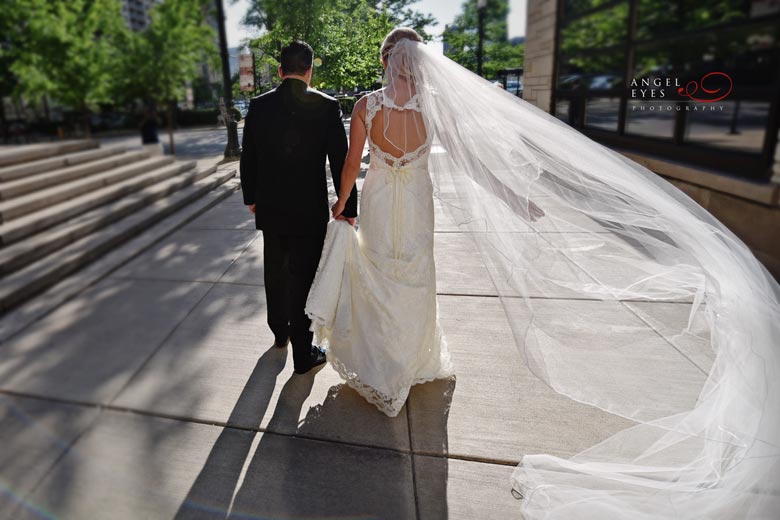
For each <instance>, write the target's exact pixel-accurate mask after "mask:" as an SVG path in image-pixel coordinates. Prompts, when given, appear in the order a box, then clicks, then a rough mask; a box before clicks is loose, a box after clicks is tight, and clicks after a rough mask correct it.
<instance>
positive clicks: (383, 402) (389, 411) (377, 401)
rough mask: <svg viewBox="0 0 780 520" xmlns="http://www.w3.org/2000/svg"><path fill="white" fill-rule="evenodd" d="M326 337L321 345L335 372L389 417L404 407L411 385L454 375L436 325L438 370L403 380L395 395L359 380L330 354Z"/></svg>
mask: <svg viewBox="0 0 780 520" xmlns="http://www.w3.org/2000/svg"><path fill="white" fill-rule="evenodd" d="M328 343H329V342H328V340H327V339H323V340H322V345H323V346H324V347H325V349H326V350H327V352H328V354H327V356H328V362H329V363H330V365H331V366H332V367H333V369H334V370H335V371H336V373H337V374H338V375H339V376H340V377H341V378H342V379H343V380H344V382H345V383H346V384H347V385H348V386H349V387H350V388H352V389H354V390H355V391H356V392H357V393H359V394H360V395H361V396H362V397H363V398H364V399H365V400H366V401H368V402H369V403H371V404H373V405H374V406H376V407H377V408H378V409H379V411H381V412H382V413H384V414H385V415H387V416H389V417H395V416H397V415H398V413H399V412H400V411H401V409H402V408H403V407H404V404H405V403H406V399H407V398H408V397H409V391H410V390H411V387H412V386H414V385H419V384H423V383H429V382H431V381H435V380H436V379H444V378H448V377H453V376H454V375H455V371H454V369H453V366H452V359H451V358H450V353H449V349H448V348H447V340H446V339H444V337H443V335H442V334H441V332H440V331H439V330H438V327H437V333H436V340H435V341H434V343H435V344H438V348H439V352H440V353H441V355H440V360H441V362H440V368H439V370H438V372H436V373H435V374H431V375H426V376H422V377H415V378H413V379H411V380H409V381H407V382H404V384H403V386H402V389H401V392H400V394H398V395H397V396H390V395H387V394H385V393H383V392H380V391H379V390H377V389H376V388H373V387H372V386H369V385H367V384H365V383H363V382H361V381H360V378H359V377H358V376H357V374H355V373H354V372H352V371H351V370H349V369H348V368H347V367H346V366H345V365H344V364H343V363H342V362H341V361H340V360H339V359H338V358H336V357H335V356H333V355H331V353H330V349H329V348H328V347H329V344H328Z"/></svg>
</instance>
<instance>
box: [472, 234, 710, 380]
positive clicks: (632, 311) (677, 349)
mask: <svg viewBox="0 0 780 520" xmlns="http://www.w3.org/2000/svg"><path fill="white" fill-rule="evenodd" d="M531 228H532V229H534V230H535V231H536V229H535V228H533V226H531ZM538 236H539V238H540V239H542V240H544V241H545V242H547V243H548V244H549V245H550V246H551V247H553V248H555V244H553V243H552V242H550V241H549V240H548V239H547V238H546V237H545V236H544V235H542V234H541V233H539V235H538ZM561 254H562V255H563V256H564V257H565V258H566V259H567V260H569V261H570V262H571V263H573V264H574V265H575V266H576V267H578V268H579V269H580V271H582V272H583V273H584V274H585V276H587V277H588V278H590V279H591V280H593V281H594V282H595V283H597V284H599V285H601V286H603V285H604V284H602V283H601V280H599V278H598V277H597V276H596V275H594V274H592V273H591V272H590V271H589V270H588V269H586V268H585V267H584V266H583V265H582V264H580V263H579V262H576V261H575V260H574V259H573V258H571V257H570V256H569V255H568V254H567V253H566V252H565V251H561ZM483 263H484V262H483ZM488 274H490V271H488ZM491 281H493V286H494V287H497V286H496V283H495V281H494V280H492V277H491ZM616 301H617V302H618V304H619V305H620V306H621V307H623V308H624V309H626V310H627V311H628V312H630V313H631V314H632V315H634V316H635V317H636V318H637V319H639V321H641V322H642V323H645V324H646V325H648V326H649V327H650V330H652V331H653V332H655V333H656V334H657V335H659V336H660V337H661V339H663V340H664V341H665V342H666V343H667V344H668V345H669V346H671V347H672V349H673V350H675V351H676V352H677V353H678V354H680V355H681V356H682V357H683V359H685V360H687V361H688V362H689V363H690V364H692V365H693V366H694V367H695V368H696V369H697V370H699V371H700V372H702V374H704V375H705V376H707V375H708V374H707V373H706V372H704V371H703V370H702V369H701V367H699V365H697V364H696V363H694V362H693V360H692V359H691V358H689V357H688V356H686V355H685V354H683V353H682V351H680V349H679V348H677V345H675V344H674V343H672V342H671V341H669V340H667V339H666V338H664V337H663V334H661V333H660V332H659V331H657V330H656V329H655V327H653V326H652V325H650V324H649V323H647V321H645V320H643V319H642V317H641V316H640V315H639V314H638V313H637V311H635V310H634V309H632V308H631V307H630V306H629V305H628V300H620V299H616Z"/></svg>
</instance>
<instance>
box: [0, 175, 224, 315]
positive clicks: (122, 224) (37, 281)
mask: <svg viewBox="0 0 780 520" xmlns="http://www.w3.org/2000/svg"><path fill="white" fill-rule="evenodd" d="M233 176H235V170H218V171H216V172H215V173H212V174H210V175H208V176H206V177H204V178H202V179H200V180H199V181H197V182H195V183H194V184H190V185H189V186H185V187H184V188H182V189H180V190H178V191H176V192H175V193H173V194H172V195H170V196H168V197H164V198H162V199H159V200H157V201H155V202H153V203H152V204H150V205H148V206H146V207H144V208H143V209H141V210H139V211H136V212H135V213H133V214H131V215H129V216H127V217H125V218H123V219H121V220H119V221H115V222H113V223H112V225H111V226H107V227H103V228H101V229H100V230H98V231H95V232H94V233H90V234H89V235H87V236H85V237H83V238H81V239H79V240H77V241H75V242H72V243H71V244H70V245H68V246H67V247H64V248H62V249H59V250H58V251H56V252H54V253H52V254H50V255H48V256H46V257H44V258H42V259H40V260H38V261H36V262H34V263H32V264H29V265H28V266H27V267H25V268H24V269H21V270H19V271H16V272H15V273H13V274H11V275H10V276H7V277H5V278H4V279H3V283H2V286H0V312H3V313H4V312H6V311H8V310H9V309H11V308H13V307H15V306H17V305H19V304H21V303H22V302H24V301H25V300H27V299H29V298H31V297H32V296H34V295H36V294H38V293H39V292H41V291H43V290H45V289H46V288H47V287H49V286H51V285H53V284H56V283H57V282H59V281H61V280H62V279H63V278H64V277H66V276H68V275H69V274H71V273H74V272H75V271H77V270H79V269H81V268H82V267H84V266H86V265H87V264H89V263H90V262H92V261H93V260H95V259H96V258H99V257H100V256H101V255H103V254H105V253H106V252H108V251H110V250H111V249H112V248H114V247H116V246H118V245H119V244H122V243H123V242H126V241H128V240H130V239H131V238H133V237H134V236H136V235H138V234H139V233H141V232H142V231H143V230H145V229H147V228H149V227H151V226H153V225H154V224H155V223H157V222H160V221H161V220H162V219H164V218H165V217H166V216H168V215H170V214H172V213H174V212H175V211H177V210H179V209H181V208H183V207H184V206H186V205H187V204H189V203H191V202H193V201H195V200H196V199H198V198H200V197H202V196H203V195H205V194H207V193H208V192H209V191H211V190H212V189H214V188H215V187H217V186H219V185H221V184H222V183H224V182H226V181H227V180H228V179H230V178H231V177H233Z"/></svg>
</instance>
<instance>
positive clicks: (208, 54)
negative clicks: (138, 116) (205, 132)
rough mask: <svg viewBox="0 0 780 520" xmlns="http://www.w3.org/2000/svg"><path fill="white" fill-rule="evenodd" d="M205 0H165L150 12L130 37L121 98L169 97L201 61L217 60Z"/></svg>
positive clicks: (197, 72) (195, 72) (156, 100)
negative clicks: (148, 16) (148, 19)
mask: <svg viewBox="0 0 780 520" xmlns="http://www.w3.org/2000/svg"><path fill="white" fill-rule="evenodd" d="M212 4H213V2H211V1H210V0H165V1H164V2H161V3H158V4H155V6H154V7H153V8H152V9H151V11H150V12H149V15H150V23H149V26H148V27H146V28H145V29H144V30H142V31H140V32H138V33H136V34H134V35H133V37H132V38H130V41H129V44H130V46H129V49H128V53H127V56H126V59H125V62H124V63H125V67H124V68H125V70H124V71H123V80H122V83H121V85H120V87H119V89H118V90H119V92H120V93H121V95H122V96H123V97H124V98H125V99H126V100H132V99H143V100H145V101H147V102H151V103H160V104H161V103H169V102H172V101H176V100H179V99H181V98H183V97H184V94H185V88H186V87H187V85H188V84H189V83H191V82H192V81H193V80H195V79H196V78H197V77H198V76H199V75H200V74H201V67H202V66H203V64H205V63H209V62H210V63H211V65H212V66H217V63H218V58H219V56H218V52H217V46H216V33H215V31H214V29H213V28H212V27H211V26H210V25H209V24H208V23H207V18H208V16H209V15H210V12H211V7H212Z"/></svg>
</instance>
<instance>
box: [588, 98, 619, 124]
mask: <svg viewBox="0 0 780 520" xmlns="http://www.w3.org/2000/svg"><path fill="white" fill-rule="evenodd" d="M619 113H620V98H619V97H609V98H591V99H589V100H588V101H587V103H586V105H585V125H586V126H590V127H593V128H600V129H602V130H612V131H617V128H618V115H619Z"/></svg>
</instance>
